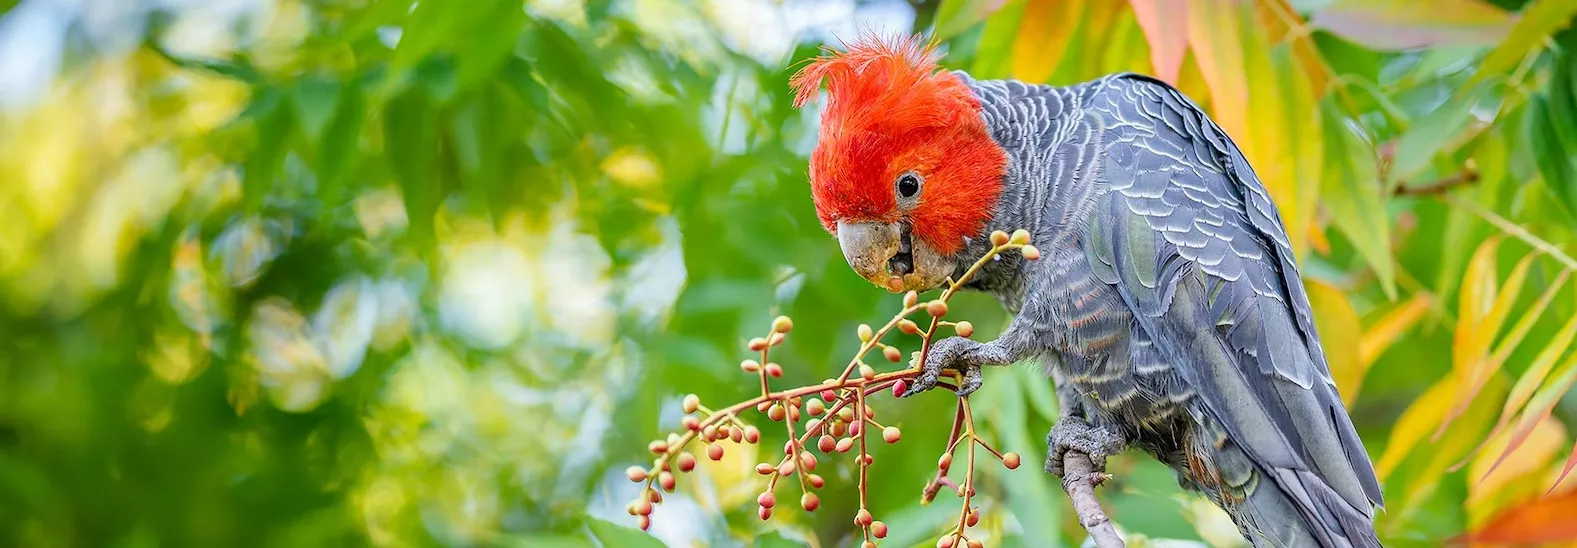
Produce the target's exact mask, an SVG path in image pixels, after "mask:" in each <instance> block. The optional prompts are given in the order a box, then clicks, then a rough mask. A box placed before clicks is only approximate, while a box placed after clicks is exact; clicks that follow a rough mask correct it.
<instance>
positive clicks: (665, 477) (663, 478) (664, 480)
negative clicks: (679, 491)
mask: <svg viewBox="0 0 1577 548" xmlns="http://www.w3.org/2000/svg"><path fill="white" fill-rule="evenodd" d="M657 484H658V485H661V486H663V490H664V491H667V492H669V493H672V492H674V485H675V481H674V475H673V472H662V473H659V474H657Z"/></svg>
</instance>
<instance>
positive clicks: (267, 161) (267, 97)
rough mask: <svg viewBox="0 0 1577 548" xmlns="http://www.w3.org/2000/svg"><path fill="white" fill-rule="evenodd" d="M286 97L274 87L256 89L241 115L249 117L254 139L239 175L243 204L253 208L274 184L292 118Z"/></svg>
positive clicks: (283, 156) (285, 146)
mask: <svg viewBox="0 0 1577 548" xmlns="http://www.w3.org/2000/svg"><path fill="white" fill-rule="evenodd" d="M289 101H290V100H289V98H288V97H287V96H286V95H285V94H284V93H281V92H280V91H279V90H276V89H274V88H263V89H261V90H258V92H257V96H256V97H255V98H254V99H253V101H252V104H250V105H248V106H247V109H246V111H244V112H243V113H242V114H241V115H242V117H245V118H250V119H251V122H252V124H253V128H254V130H255V133H254V135H255V138H256V141H255V143H254V148H253V149H252V154H251V156H249V157H248V158H247V161H246V167H245V173H244V178H243V182H242V185H243V188H244V189H245V194H244V196H245V198H244V201H245V203H246V208H247V210H249V211H257V210H258V209H259V208H261V207H262V206H263V201H264V199H265V198H266V197H267V195H268V193H269V191H270V190H272V189H273V186H274V178H275V177H276V176H278V174H279V170H280V168H281V167H282V166H283V165H284V163H285V153H286V152H287V151H288V150H289V147H288V146H287V145H288V144H289V139H288V136H289V135H290V128H291V124H292V122H293V117H292V116H291V113H290V104H289Z"/></svg>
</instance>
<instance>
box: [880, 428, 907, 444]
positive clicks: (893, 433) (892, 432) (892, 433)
mask: <svg viewBox="0 0 1577 548" xmlns="http://www.w3.org/2000/svg"><path fill="white" fill-rule="evenodd" d="M902 435H903V433H902V432H899V431H898V427H897V426H889V427H886V428H883V429H882V440H883V441H886V442H887V443H898V438H899V436H902Z"/></svg>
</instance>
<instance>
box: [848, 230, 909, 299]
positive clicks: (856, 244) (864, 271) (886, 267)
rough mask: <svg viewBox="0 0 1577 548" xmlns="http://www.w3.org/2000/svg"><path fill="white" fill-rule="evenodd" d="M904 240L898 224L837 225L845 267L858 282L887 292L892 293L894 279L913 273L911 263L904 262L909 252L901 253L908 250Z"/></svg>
mask: <svg viewBox="0 0 1577 548" xmlns="http://www.w3.org/2000/svg"><path fill="white" fill-rule="evenodd" d="M904 236H905V234H904V231H903V229H902V227H901V226H900V225H899V224H898V223H876V222H864V223H848V222H844V221H838V247H841V248H842V249H843V258H844V260H846V261H848V262H849V267H850V268H853V269H854V273H856V274H859V275H860V277H861V278H865V279H866V280H867V281H869V282H871V283H873V284H876V285H877V286H879V287H885V288H888V289H889V290H891V289H893V283H894V282H893V281H892V280H893V279H894V278H897V277H902V276H903V275H906V274H910V273H911V272H912V271H913V267H912V263H911V262H910V261H908V260H907V259H906V256H907V254H908V253H909V250H908V249H905V248H907V247H908V246H907V245H905V244H906V243H907V242H905V240H907V238H905V237H904ZM895 259H896V260H895ZM898 283H899V284H901V283H902V280H898Z"/></svg>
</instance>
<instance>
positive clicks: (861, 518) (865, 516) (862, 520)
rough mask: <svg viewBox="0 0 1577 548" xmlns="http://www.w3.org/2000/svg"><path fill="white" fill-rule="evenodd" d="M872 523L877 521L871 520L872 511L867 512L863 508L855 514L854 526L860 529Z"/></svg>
mask: <svg viewBox="0 0 1577 548" xmlns="http://www.w3.org/2000/svg"><path fill="white" fill-rule="evenodd" d="M872 521H875V520H874V519H872V518H871V511H870V510H866V509H864V508H861V509H860V511H858V512H855V513H854V524H855V525H858V526H860V527H865V526H867V525H870V524H871V522H872Z"/></svg>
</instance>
